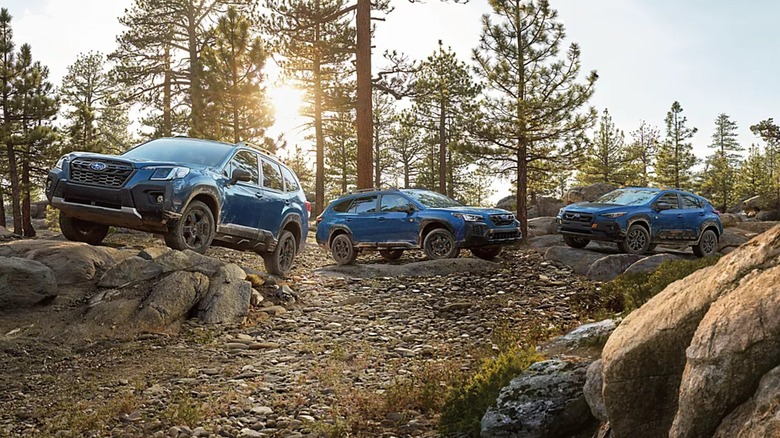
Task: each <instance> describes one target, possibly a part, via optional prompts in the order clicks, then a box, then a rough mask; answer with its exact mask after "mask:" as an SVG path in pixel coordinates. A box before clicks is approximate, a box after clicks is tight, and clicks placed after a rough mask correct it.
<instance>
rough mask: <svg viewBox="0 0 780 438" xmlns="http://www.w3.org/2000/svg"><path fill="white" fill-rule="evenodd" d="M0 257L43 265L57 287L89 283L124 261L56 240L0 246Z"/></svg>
mask: <svg viewBox="0 0 780 438" xmlns="http://www.w3.org/2000/svg"><path fill="white" fill-rule="evenodd" d="M0 255H6V256H12V257H20V258H25V259H30V260H35V261H37V262H40V263H43V264H44V265H46V266H48V267H49V269H51V270H52V272H54V278H55V279H56V281H57V284H58V285H69V284H76V283H82V282H85V281H92V280H94V279H95V278H99V277H100V275H102V273H103V272H104V271H106V270H108V269H109V268H110V267H111V266H113V265H114V264H115V263H117V262H118V261H119V260H121V259H123V258H125V257H127V256H128V255H129V254H125V253H123V252H122V251H119V250H117V249H114V248H108V247H105V246H92V245H88V244H86V243H79V242H64V241H57V240H17V241H14V242H10V243H7V244H5V245H2V246H0Z"/></svg>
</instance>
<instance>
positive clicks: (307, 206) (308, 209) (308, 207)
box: [306, 201, 311, 213]
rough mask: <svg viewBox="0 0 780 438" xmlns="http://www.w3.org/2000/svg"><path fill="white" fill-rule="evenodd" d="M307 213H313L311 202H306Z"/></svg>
mask: <svg viewBox="0 0 780 438" xmlns="http://www.w3.org/2000/svg"><path fill="white" fill-rule="evenodd" d="M306 211H307V212H308V213H311V202H309V201H306Z"/></svg>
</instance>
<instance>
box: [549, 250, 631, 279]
mask: <svg viewBox="0 0 780 438" xmlns="http://www.w3.org/2000/svg"><path fill="white" fill-rule="evenodd" d="M615 252H617V250H616V249H615V250H607V249H603V248H594V249H590V250H589V249H576V248H569V247H568V246H553V247H551V248H550V249H548V250H547V251H546V252H545V253H544V258H545V259H546V260H549V261H553V262H557V263H560V264H563V265H566V266H569V267H570V268H572V270H574V272H575V273H577V274H580V275H585V274H587V273H588V271H589V270H590V267H591V265H592V264H593V263H595V262H596V260H599V259H601V258H603V257H605V256H608V255H610V253H615Z"/></svg>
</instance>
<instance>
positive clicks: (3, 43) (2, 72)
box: [0, 8, 22, 234]
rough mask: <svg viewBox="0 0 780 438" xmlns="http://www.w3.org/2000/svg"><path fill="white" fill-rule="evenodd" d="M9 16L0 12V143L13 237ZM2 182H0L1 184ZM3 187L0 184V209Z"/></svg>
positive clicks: (17, 197) (18, 219)
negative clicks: (0, 144) (5, 161)
mask: <svg viewBox="0 0 780 438" xmlns="http://www.w3.org/2000/svg"><path fill="white" fill-rule="evenodd" d="M11 20H12V17H11V14H10V13H9V12H8V9H6V8H2V9H0V116H1V117H2V123H0V142H2V143H3V144H5V150H6V154H7V155H6V159H7V166H8V183H9V185H10V186H11V212H12V214H13V226H14V233H16V234H20V233H21V230H22V211H21V205H20V201H21V189H20V184H19V173H18V171H17V157H16V150H15V148H14V144H13V142H12V141H11V133H12V124H13V122H14V118H13V116H12V108H11V104H12V99H13V92H14V89H13V81H14V80H16V78H17V75H18V71H17V64H16V57H15V54H14V47H15V46H14V42H13V30H12V29H11ZM2 182H3V181H0V183H2ZM2 185H3V184H0V205H3V198H4V196H3V194H4V188H3V187H2ZM0 213H2V215H1V218H0V221H2V222H0V224H2V225H3V226H5V225H6V224H5V207H4V206H1V207H0Z"/></svg>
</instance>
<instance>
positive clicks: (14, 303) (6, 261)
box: [0, 257, 57, 309]
mask: <svg viewBox="0 0 780 438" xmlns="http://www.w3.org/2000/svg"><path fill="white" fill-rule="evenodd" d="M56 294H57V283H56V281H55V280H54V274H53V273H52V271H51V269H49V268H48V267H47V266H46V265H44V264H43V263H40V262H36V261H32V260H27V259H22V258H18V257H0V309H14V308H20V307H29V306H33V305H35V304H38V303H41V302H42V301H44V300H48V299H51V298H52V297H54V296H55V295H56Z"/></svg>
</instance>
